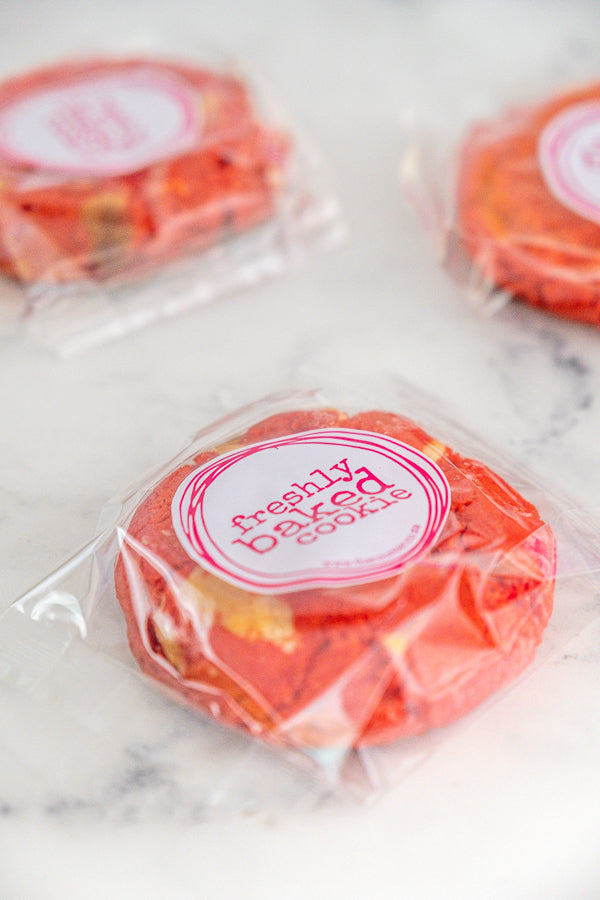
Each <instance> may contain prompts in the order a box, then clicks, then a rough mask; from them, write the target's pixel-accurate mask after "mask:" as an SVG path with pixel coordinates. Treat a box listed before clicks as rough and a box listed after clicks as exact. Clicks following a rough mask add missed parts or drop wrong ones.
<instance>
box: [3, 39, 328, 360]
mask: <svg viewBox="0 0 600 900" xmlns="http://www.w3.org/2000/svg"><path fill="white" fill-rule="evenodd" d="M213 57H214V54H213V55H212V56H210V55H208V61H207V62H204V61H203V60H202V59H200V60H199V61H198V60H192V59H182V58H179V56H178V55H174V54H169V53H168V52H166V51H165V52H163V53H160V52H156V51H155V52H148V53H146V54H144V53H141V52H139V51H138V52H136V53H129V54H121V55H114V54H110V53H106V52H98V53H97V54H95V55H91V56H89V57H88V58H86V59H80V58H77V59H75V60H66V61H63V62H60V63H56V64H52V65H48V66H44V67H42V68H38V69H33V70H31V71H29V72H26V73H24V74H22V75H17V76H14V77H11V78H7V79H5V80H4V81H3V82H2V83H1V84H0V185H1V188H0V273H1V275H2V278H3V279H4V282H5V285H6V287H7V291H6V293H7V294H11V295H12V294H13V293H14V290H13V287H14V285H20V286H21V288H22V294H21V297H20V298H18V299H17V300H16V301H15V306H18V308H19V313H20V314H21V315H22V316H23V318H24V320H25V322H26V325H27V327H28V328H29V330H30V331H31V332H32V333H33V334H34V336H35V337H36V338H37V339H39V340H41V341H42V342H43V343H45V344H47V345H49V346H51V347H54V348H56V349H58V350H59V351H60V352H61V353H64V354H67V353H70V352H77V351H80V350H82V349H84V348H85V347H86V346H88V345H89V344H90V343H97V342H100V341H103V340H106V339H108V338H110V337H115V336H120V335H122V334H124V333H126V332H127V331H130V330H132V329H136V328H139V327H141V326H143V325H144V324H146V323H148V322H151V321H153V320H156V319H157V318H161V317H165V316H171V315H173V314H175V313H178V312H180V311H182V310H185V309H187V308H189V307H192V306H195V305H197V304H200V303H203V302H206V301H208V300H211V299H213V298H215V297H218V296H220V295H223V294H227V293H230V292H231V291H233V290H236V289H239V288H242V287H245V286H251V285H253V284H255V283H258V282H260V281H262V280H264V279H265V278H268V277H270V276H272V275H274V274H277V273H279V272H281V271H282V270H284V269H285V268H287V267H289V266H290V265H292V264H294V263H295V262H296V261H297V260H298V259H301V258H302V257H303V255H304V254H305V252H306V251H307V250H309V249H310V248H312V247H314V246H317V245H320V244H326V243H327V242H328V241H331V240H335V239H336V238H337V237H339V235H340V234H341V225H340V219H339V213H338V209H337V205H336V203H335V201H334V200H333V197H332V195H331V193H330V191H329V189H328V187H327V186H326V184H325V179H324V177H323V174H322V170H321V166H320V163H319V162H318V161H317V159H316V157H315V154H314V152H313V151H312V150H311V149H309V148H308V146H307V145H306V143H305V142H304V141H303V139H302V138H301V137H300V136H299V135H298V133H297V132H296V130H295V129H294V128H292V127H291V125H290V123H289V122H288V121H286V119H285V116H283V115H282V114H281V112H280V111H279V110H277V109H276V107H275V104H274V103H273V102H272V101H270V100H269V98H268V91H266V92H265V90H264V89H261V88H259V86H258V80H257V79H256V78H251V77H249V76H248V75H247V74H245V73H243V72H240V70H239V67H236V66H233V65H232V64H227V63H225V62H224V61H223V60H214V59H213ZM9 300H10V297H9ZM4 305H6V306H9V305H10V304H9V302H8V301H7V303H6V304H4ZM9 319H10V316H9V317H7V320H9Z"/></svg>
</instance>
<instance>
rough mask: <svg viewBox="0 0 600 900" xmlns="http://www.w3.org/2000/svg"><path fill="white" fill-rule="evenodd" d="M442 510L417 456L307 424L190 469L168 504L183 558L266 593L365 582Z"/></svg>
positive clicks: (402, 557)
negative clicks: (307, 428) (308, 428)
mask: <svg viewBox="0 0 600 900" xmlns="http://www.w3.org/2000/svg"><path fill="white" fill-rule="evenodd" d="M449 508H450V488H449V486H448V482H447V481H446V478H445V476H444V474H443V472H442V471H441V469H440V468H439V466H437V465H436V464H435V463H434V462H433V461H432V460H431V459H429V457H427V456H425V455H424V454H423V453H421V452H420V451H418V450H415V448H414V447H410V446H408V445H407V444H403V443H401V442H400V441H396V440H394V439H393V438H390V437H386V436H385V435H382V434H374V433H372V432H368V431H353V430H351V429H319V430H315V431H307V432H302V433H300V434H293V435H286V436H285V437H280V438H274V439H272V440H268V441H263V442H261V443H258V444H254V445H252V446H249V447H243V448H241V449H239V450H233V451H231V452H229V453H225V454H224V455H223V456H219V457H217V458H216V459H215V460H212V461H211V462H209V463H207V464H206V465H203V466H200V467H199V468H198V469H196V470H195V471H193V472H191V473H190V474H189V475H188V476H187V478H186V479H185V480H184V481H183V482H182V483H181V485H180V486H179V488H178V490H177V492H176V494H175V497H174V498H173V503H172V507H171V511H172V518H173V525H174V528H175V532H176V534H177V537H178V538H179V540H180V542H181V544H182V545H183V547H184V548H185V550H186V552H187V553H188V554H189V556H190V557H191V558H192V559H194V560H196V561H197V562H198V563H200V565H201V566H202V567H203V568H205V569H207V570H209V571H211V572H213V573H215V574H216V575H218V576H219V577H221V578H223V579H224V580H225V581H228V582H230V583H232V584H235V585H237V586H239V587H242V588H244V589H246V590H248V591H259V592H267V593H271V594H276V593H282V592H285V591H293V590H302V589H304V588H309V587H318V586H331V587H335V586H339V585H344V584H357V583H361V582H365V581H376V580H379V579H382V578H386V577H390V576H392V575H394V574H396V573H397V572H398V571H399V570H400V569H401V568H402V567H403V566H404V565H406V564H407V563H408V562H410V561H411V560H413V559H415V558H416V557H418V556H419V555H421V554H422V553H424V552H425V551H426V550H427V549H428V548H429V547H431V546H432V544H434V543H435V541H436V540H437V538H438V537H439V535H440V532H441V530H442V528H443V526H444V523H445V521H446V517H447V515H448V510H449Z"/></svg>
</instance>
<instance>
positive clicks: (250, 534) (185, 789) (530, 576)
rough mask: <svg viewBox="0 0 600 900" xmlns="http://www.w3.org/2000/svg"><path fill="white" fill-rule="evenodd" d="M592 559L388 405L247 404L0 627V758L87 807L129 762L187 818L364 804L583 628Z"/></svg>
mask: <svg viewBox="0 0 600 900" xmlns="http://www.w3.org/2000/svg"><path fill="white" fill-rule="evenodd" d="M599 568H600V552H599V551H598V546H597V525H596V523H595V520H594V519H593V518H592V517H587V516H586V515H584V514H583V513H582V512H581V511H578V510H576V509H573V508H572V506H571V504H569V502H568V501H566V500H564V499H563V498H561V497H560V495H557V494H555V493H554V492H552V491H548V490H547V489H545V488H544V487H543V486H540V485H538V484H537V483H536V482H535V480H532V479H531V478H530V477H529V476H528V475H527V474H526V473H524V472H522V471H521V470H520V469H519V467H517V466H515V465H513V464H512V463H510V462H508V461H506V460H505V459H502V458H499V457H498V456H497V455H496V454H494V452H493V451H492V450H491V449H490V448H489V447H487V446H486V445H485V444H484V443H482V442H481V441H479V440H478V439H476V438H474V437H473V436H471V435H470V434H468V433H467V432H466V431H464V430H463V429H461V428H460V427H459V426H457V425H456V424H454V423H452V422H451V421H449V420H448V419H447V418H446V417H445V416H444V415H442V414H441V413H440V411H439V410H438V409H436V407H435V404H431V403H430V401H428V400H427V399H426V398H424V397H423V396H422V395H421V394H420V393H418V392H416V391H414V390H412V389H411V388H407V387H399V386H397V385H393V386H392V385H390V386H389V389H387V390H386V391H385V392H382V393H380V394H379V395H378V396H373V395H370V396H363V395H362V394H361V392H360V391H349V390H345V391H344V390H342V391H328V392H324V393H321V392H295V393H291V394H282V395H278V396H273V397H270V398H266V399H264V400H261V401H259V402H258V403H256V404H254V405H252V406H250V407H247V408H245V409H242V410H240V411H238V412H236V413H234V414H232V415H231V416H229V417H227V418H226V419H223V420H221V421H220V422H217V423H215V424H214V425H212V426H210V427H208V428H206V429H204V430H203V431H202V432H200V433H199V434H198V435H197V436H196V437H195V438H194V440H193V441H192V442H191V443H190V444H189V446H187V447H186V448H185V449H184V450H183V451H182V452H181V454H180V455H179V456H178V457H177V458H175V459H173V460H171V461H170V462H169V463H167V464H166V465H165V466H163V467H161V469H160V470H159V471H157V472H154V473H152V474H151V475H148V476H146V477H145V478H143V479H142V480H141V481H140V482H139V483H138V484H137V485H135V486H133V487H132V488H131V489H130V490H129V491H128V492H127V493H125V494H124V495H122V496H121V497H119V498H117V499H116V500H115V501H113V502H112V503H111V504H109V505H108V506H107V507H106V508H105V510H104V513H103V515H102V518H101V522H100V526H99V530H98V533H97V536H96V537H95V538H94V540H93V541H92V542H91V543H90V544H89V545H87V546H86V547H84V548H83V549H82V550H81V551H80V552H79V553H78V554H76V555H75V556H74V557H73V559H72V560H71V561H70V562H69V563H67V564H65V565H64V566H63V567H61V568H60V569H59V570H58V571H57V572H55V573H54V574H53V575H51V576H49V577H48V578H47V579H46V580H45V581H44V582H43V583H42V584H40V585H38V586H37V587H35V588H34V589H33V590H31V591H29V592H28V593H27V594H26V595H25V596H24V597H22V598H20V599H19V600H17V601H16V602H15V603H14V604H13V605H12V606H11V607H10V608H9V609H8V610H7V611H6V612H5V613H4V615H3V616H2V617H0V638H1V639H0V648H1V649H0V687H1V691H0V697H2V701H1V702H2V705H3V709H2V716H3V721H5V723H7V726H8V727H7V738H6V742H5V746H4V752H5V753H7V752H9V753H12V754H13V756H12V759H13V765H14V760H15V759H18V760H19V765H20V766H22V765H23V763H26V764H27V765H29V766H30V767H31V768H32V769H36V768H37V769H40V768H42V769H43V770H44V771H45V772H46V776H47V779H46V780H47V782H48V781H49V783H50V784H52V785H54V786H55V791H56V792H57V793H60V792H61V791H62V794H61V796H63V797H64V794H65V792H67V794H68V791H69V790H75V791H76V792H78V795H79V796H81V793H82V792H83V794H84V795H85V796H88V797H89V803H90V804H93V802H94V797H95V796H97V792H98V791H102V790H103V791H104V793H106V791H107V789H106V786H105V785H106V784H107V783H111V784H115V783H117V782H119V783H121V782H122V781H123V778H124V776H123V774H122V772H123V769H125V771H130V770H131V768H132V766H133V767H134V768H135V767H136V766H137V768H138V769H142V770H143V769H144V766H145V767H150V768H151V769H152V770H153V771H155V772H158V773H159V775H160V777H158V779H155V780H154V788H153V791H152V795H151V800H152V802H153V803H159V804H163V803H167V805H168V803H169V802H170V803H172V804H173V805H175V806H176V805H177V797H180V796H183V795H184V794H185V795H186V796H187V798H188V800H187V803H188V805H189V803H190V802H191V801H190V798H193V803H194V804H196V806H197V808H198V809H203V810H206V809H207V808H214V807H217V806H218V807H224V806H225V807H229V808H235V809H239V808H240V807H241V808H244V807H245V805H246V804H248V805H249V806H251V807H254V808H256V807H259V808H265V807H272V806H273V804H275V805H277V806H278V807H279V806H281V807H284V806H285V805H286V804H288V803H289V802H291V801H292V800H294V801H295V802H298V803H299V802H303V801H304V802H306V801H308V800H309V799H310V800H311V801H312V800H315V799H316V798H319V797H322V795H323V793H324V792H331V791H333V792H337V793H339V794H340V795H343V796H349V797H361V798H364V797H366V796H372V795H374V794H376V793H377V792H378V791H379V790H381V789H382V788H383V787H385V786H386V785H389V784H390V783H393V782H394V780H396V779H398V778H400V777H402V775H403V774H404V773H406V772H407V771H408V770H409V769H410V767H412V766H413V765H414V764H415V763H416V762H418V761H419V760H421V759H423V758H424V756H425V755H426V754H428V753H429V752H430V751H431V749H432V748H433V747H434V746H437V745H438V744H439V743H440V741H442V740H443V739H444V737H445V736H446V735H447V734H448V733H449V732H450V731H451V723H453V722H455V721H456V720H458V719H461V718H463V717H464V716H467V715H468V714H469V713H470V712H471V711H472V710H474V709H475V708H476V707H478V706H479V705H480V704H482V703H483V702H484V701H486V699H487V698H489V697H491V696H492V695H494V694H496V693H497V692H498V691H499V690H500V689H501V688H502V687H503V686H504V685H507V684H510V683H511V682H513V681H514V680H515V679H516V678H517V677H518V676H519V675H520V674H521V673H522V672H523V671H526V670H527V668H528V667H530V666H531V664H532V662H533V661H534V659H537V660H539V659H540V658H543V657H544V656H545V655H547V654H548V653H551V652H553V651H555V650H556V649H557V647H559V646H560V645H561V644H562V643H564V642H565V641H566V640H567V639H568V638H569V637H571V636H572V635H573V634H575V633H576V632H577V631H579V630H580V629H581V628H582V627H583V626H584V625H585V624H587V623H589V622H590V621H591V620H592V619H593V618H594V617H596V616H597V602H596V597H597V592H598V586H599ZM540 644H541V650H538V649H537V648H538V646H539V645H540ZM27 710H29V713H28V714H27V713H26V711H27ZM198 713H199V714H198ZM27 715H29V717H30V721H29V720H28V718H27ZM24 716H25V718H24ZM28 721H29V724H28V725H25V726H24V724H23V723H24V722H28ZM12 722H14V723H15V727H14V728H13V727H12V726H11V723H12ZM46 734H47V737H45V735H46ZM32 735H35V736H36V737H35V739H32ZM46 742H47V743H48V746H52V747H53V748H54V749H53V753H52V754H51V755H50V756H51V758H50V756H49V755H48V754H47V753H46V750H45V749H44V747H45V744H46ZM63 743H64V744H65V747H64V751H61V752H59V748H60V747H61V746H62V744H63ZM134 764H135V765H134ZM111 767H113V768H114V769H115V770H116V771H118V772H120V773H121V774H120V775H119V776H118V778H117V777H116V776H115V775H114V774H113V775H111V776H110V777H109V775H108V774H106V773H107V771H108V770H110V769H111ZM5 771H9V772H10V771H11V767H10V765H8V764H7V765H6V766H5ZM265 772H268V777H266V778H265V777H264V773H265ZM74 785H76V786H77V787H74ZM103 785H104V787H103ZM122 800H123V797H122V791H121V793H119V792H116V794H115V797H114V802H115V804H118V803H121V802H122Z"/></svg>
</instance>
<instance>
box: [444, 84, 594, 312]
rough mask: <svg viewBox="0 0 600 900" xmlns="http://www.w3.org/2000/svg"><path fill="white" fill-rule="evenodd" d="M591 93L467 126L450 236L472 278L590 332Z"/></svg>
mask: <svg viewBox="0 0 600 900" xmlns="http://www.w3.org/2000/svg"><path fill="white" fill-rule="evenodd" d="M599 123H600V84H592V85H589V86H587V87H584V88H581V89H578V90H573V91H571V92H569V93H565V94H563V95H561V96H559V97H556V98H554V99H552V100H550V101H548V102H546V103H543V104H541V105H538V106H533V107H530V108H522V109H512V110H509V111H508V112H507V113H506V114H505V115H503V116H501V117H500V118H498V119H497V120H492V121H488V122H483V123H481V124H478V125H476V126H475V127H474V128H473V129H472V130H471V132H470V133H469V135H468V136H467V138H466V140H465V142H464V144H463V146H462V148H461V151H460V154H459V160H458V174H457V204H456V232H457V237H458V242H459V246H461V247H463V248H464V250H465V251H466V254H467V256H468V257H470V258H471V259H472V260H473V264H474V266H475V268H476V274H477V277H478V278H480V279H481V280H483V281H485V282H487V283H490V284H492V285H494V286H495V287H497V288H500V289H502V290H505V291H508V292H509V293H510V294H511V295H512V296H514V297H515V298H517V299H519V300H524V301H527V302H528V303H532V304H534V305H536V306H539V307H542V308H544V309H545V310H547V311H549V312H552V313H554V314H556V315H559V316H563V317H566V318H569V319H576V320H580V321H583V322H590V323H593V324H595V325H598V324H600V191H599V189H598V184H597V183H596V181H597V176H596V174H595V173H596V172H597V171H598V164H599V162H600V159H599V158H598V152H597V151H598V136H599V135H600V124H599Z"/></svg>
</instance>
